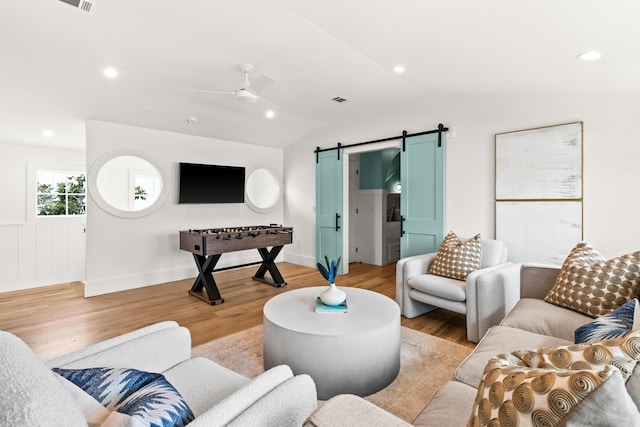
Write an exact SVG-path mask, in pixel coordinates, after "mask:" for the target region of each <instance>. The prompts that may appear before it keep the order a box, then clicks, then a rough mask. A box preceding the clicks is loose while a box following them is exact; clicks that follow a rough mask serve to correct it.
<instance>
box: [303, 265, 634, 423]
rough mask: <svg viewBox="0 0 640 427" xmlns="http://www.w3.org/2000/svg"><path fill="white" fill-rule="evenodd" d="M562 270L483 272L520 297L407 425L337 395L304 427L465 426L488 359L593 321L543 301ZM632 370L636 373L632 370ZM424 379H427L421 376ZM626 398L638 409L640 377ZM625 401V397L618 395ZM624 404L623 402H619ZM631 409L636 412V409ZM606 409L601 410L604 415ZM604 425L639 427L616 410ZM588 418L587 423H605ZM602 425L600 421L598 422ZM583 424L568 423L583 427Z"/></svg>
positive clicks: (544, 343)
mask: <svg viewBox="0 0 640 427" xmlns="http://www.w3.org/2000/svg"><path fill="white" fill-rule="evenodd" d="M559 271H560V269H559V268H553V267H548V266H542V265H534V264H524V265H521V264H513V265H510V266H507V267H504V268H502V269H499V270H496V271H493V272H490V273H487V274H490V275H494V276H495V277H492V278H491V277H490V278H488V279H491V280H492V281H493V282H494V283H501V284H503V285H504V286H505V287H507V288H509V287H511V288H513V287H516V288H517V287H519V289H520V295H521V299H520V300H519V301H518V302H517V304H516V305H515V307H514V308H513V310H511V312H510V313H509V314H508V315H507V316H506V317H505V318H504V319H503V320H502V322H501V323H500V325H499V326H494V327H492V328H490V329H489V330H488V332H487V333H486V334H485V335H484V337H483V338H482V339H481V340H480V342H479V343H478V345H477V346H476V348H475V349H474V351H473V352H472V353H471V354H470V355H469V356H468V357H467V358H466V359H465V360H464V361H463V362H462V363H461V364H460V365H459V366H458V367H457V369H456V371H455V375H454V378H453V379H452V380H451V381H449V382H448V383H447V384H445V385H444V386H443V387H442V388H441V389H440V390H439V391H438V392H437V393H436V394H435V396H434V397H433V398H432V400H431V401H430V402H425V405H426V407H425V408H424V410H423V411H422V412H421V413H420V414H419V415H418V416H417V417H416V419H415V420H413V421H412V423H411V424H409V423H407V422H405V421H403V420H401V419H399V418H397V417H395V416H393V415H391V414H389V413H388V412H386V411H384V410H382V409H381V408H378V407H376V406H374V405H373V404H371V403H369V402H368V401H366V400H364V399H362V398H360V397H358V396H354V395H339V396H336V397H334V398H332V399H330V400H328V401H327V402H326V404H324V405H322V406H320V407H319V408H318V409H317V410H316V411H314V413H313V414H312V415H311V416H310V417H309V418H308V419H307V421H306V424H305V425H306V426H308V427H328V426H332V427H338V426H368V425H376V426H410V425H415V426H434V427H435V426H464V425H466V424H467V422H468V421H469V418H470V415H471V412H472V408H473V403H474V400H475V398H476V395H477V394H478V390H477V387H478V385H479V384H480V381H481V378H482V376H483V371H484V367H485V365H486V364H487V362H488V361H489V359H491V358H492V357H495V356H497V355H498V354H504V353H511V352H512V351H517V350H530V349H537V348H544V347H555V346H563V345H570V344H573V342H574V330H575V329H576V328H578V327H579V326H581V325H584V324H586V323H589V322H591V321H592V320H593V318H591V317H588V316H585V315H582V314H580V313H577V312H574V311H571V310H568V309H564V308H561V307H558V306H555V305H552V304H549V303H546V302H545V301H544V300H543V298H544V296H545V295H546V294H547V292H548V291H549V290H550V289H551V287H552V286H553V284H554V283H555V279H556V277H557V276H558V273H559ZM636 371H638V370H637V369H636ZM425 375H428V373H427V372H425ZM626 389H627V392H628V395H629V396H630V397H631V400H633V403H635V404H636V406H639V407H640V373H638V372H635V371H634V374H633V375H632V376H631V378H630V379H629V380H628V381H627V383H626ZM621 398H624V399H628V396H621ZM621 400H623V399H621ZM634 410H635V408H634ZM604 411H606V408H603V412H604ZM606 412H607V414H606V415H607V416H611V417H612V418H611V419H607V423H608V424H607V425H638V421H637V419H636V420H630V419H625V420H620V419H618V420H616V419H615V416H616V411H615V410H612V411H606ZM598 416H602V414H596V415H591V417H592V420H591V421H592V422H593V423H592V424H591V425H605V422H604V421H603V420H599V419H598V418H597V417H598ZM600 421H602V422H600ZM582 423H583V421H581V422H578V423H576V422H574V423H573V424H572V423H568V424H567V425H582Z"/></svg>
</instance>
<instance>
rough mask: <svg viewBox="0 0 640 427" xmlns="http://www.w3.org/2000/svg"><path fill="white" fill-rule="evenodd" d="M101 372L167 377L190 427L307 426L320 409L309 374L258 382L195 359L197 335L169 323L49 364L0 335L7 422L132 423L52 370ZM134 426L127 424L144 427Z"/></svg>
mask: <svg viewBox="0 0 640 427" xmlns="http://www.w3.org/2000/svg"><path fill="white" fill-rule="evenodd" d="M97 367H112V368H133V369H137V370H141V371H146V372H157V373H162V375H163V376H164V377H165V378H166V380H167V381H168V382H169V383H170V384H171V385H172V386H173V387H174V388H175V389H176V390H177V391H178V392H179V393H180V395H181V396H182V398H183V399H184V401H185V402H186V403H187V404H188V406H189V408H190V410H191V411H192V413H193V415H194V416H195V419H194V420H193V421H191V422H189V423H188V425H189V426H193V427H197V426H207V427H211V426H247V425H252V426H253V425H255V426H257V425H259V426H278V427H281V426H300V425H301V424H302V422H303V421H304V419H305V418H306V417H307V416H308V415H309V414H310V413H311V412H312V411H313V410H314V409H315V408H316V406H317V395H316V387H315V384H314V382H313V380H312V379H311V377H309V376H308V375H293V372H292V371H291V369H290V368H289V367H288V366H285V365H280V366H276V367H274V368H271V369H270V370H268V371H266V372H264V373H262V374H261V375H259V376H257V377H256V378H253V379H250V378H246V377H244V376H242V375H240V374H238V373H236V372H234V371H231V370H229V369H227V368H224V367H223V366H221V365H218V364H217V363H215V362H213V361H211V360H209V359H205V358H202V357H196V358H191V335H190V333H189V330H188V329H186V328H184V327H180V326H178V324H177V323H176V322H173V321H165V322H160V323H156V324H153V325H150V326H147V327H144V328H142V329H138V330H135V331H132V332H129V333H126V334H124V335H120V336H118V337H115V338H112V339H108V340H106V341H102V342H99V343H97V344H93V345H89V346H88V347H85V348H83V349H81V350H78V351H74V352H72V353H69V354H66V355H64V356H61V357H58V358H56V359H52V360H48V361H45V360H42V359H41V358H40V357H39V356H37V355H36V354H35V353H33V352H32V351H31V350H30V349H29V347H27V345H26V344H25V343H24V342H23V341H22V340H20V339H19V338H18V337H16V336H15V335H12V334H10V333H8V332H4V331H0V384H1V387H2V390H3V391H2V393H0V425H1V426H34V427H36V426H51V427H57V426H61V427H62V426H64V427H74V426H85V427H86V426H87V423H89V424H90V425H109V426H114V425H125V424H119V423H118V422H120V423H122V422H124V421H122V418H121V417H122V415H123V414H120V413H117V412H116V411H110V410H107V409H106V408H104V407H102V406H100V403H98V401H97V400H95V399H93V398H92V397H91V396H89V394H87V393H84V392H83V391H82V390H81V389H80V388H78V387H76V386H75V385H73V384H72V383H70V382H68V381H66V380H64V379H63V378H62V377H60V376H59V375H56V374H54V373H53V371H52V370H51V368H63V369H85V368H97ZM111 393H112V391H111ZM105 394H107V393H106V392H105ZM165 397H166V396H163V399H164V398H165ZM163 399H157V401H164V400H166V399H164V400H163ZM141 412H144V411H141ZM148 412H152V413H156V412H158V411H155V412H154V411H148ZM166 413H169V412H166ZM134 421H136V420H133V419H132V420H131V424H126V425H134V424H135V425H142V424H144V423H142V424H137V423H135V422H134ZM137 421H139V420H137Z"/></svg>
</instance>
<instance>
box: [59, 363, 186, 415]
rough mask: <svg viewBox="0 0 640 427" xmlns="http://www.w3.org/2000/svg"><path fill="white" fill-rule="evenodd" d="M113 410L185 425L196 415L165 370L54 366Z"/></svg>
mask: <svg viewBox="0 0 640 427" xmlns="http://www.w3.org/2000/svg"><path fill="white" fill-rule="evenodd" d="M53 370H54V371H55V372H56V373H57V374H59V375H60V376H62V377H63V378H65V379H67V380H69V381H71V382H72V383H73V384H75V385H77V386H78V387H80V388H81V389H82V390H84V391H85V392H86V393H87V394H89V395H90V396H92V397H93V398H94V399H96V400H97V401H98V402H100V404H102V405H103V406H104V407H105V408H107V409H108V410H110V411H114V412H119V413H122V414H126V415H129V416H131V417H132V418H134V419H135V420H136V421H141V422H142V423H144V424H147V425H152V426H184V425H186V424H188V423H189V422H190V421H192V420H193V419H194V416H193V413H192V412H191V409H190V408H189V406H188V405H187V403H186V402H185V401H184V399H183V398H182V396H181V395H180V393H178V391H177V390H176V389H175V388H174V387H173V386H172V385H171V384H170V383H169V382H168V381H167V380H166V378H165V377H164V376H163V375H162V374H157V373H152V372H144V371H139V370H137V369H123V368H87V369H60V368H54V369H53Z"/></svg>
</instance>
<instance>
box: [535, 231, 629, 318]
mask: <svg viewBox="0 0 640 427" xmlns="http://www.w3.org/2000/svg"><path fill="white" fill-rule="evenodd" d="M639 292H640V251H638V252H633V253H629V254H625V255H622V256H619V257H616V258H612V259H610V260H606V259H605V258H604V257H603V256H602V255H600V254H599V253H598V251H596V250H595V249H594V248H593V247H592V246H591V245H589V244H588V243H586V242H580V243H578V244H577V245H576V247H575V248H573V249H572V250H571V252H570V253H569V255H568V256H567V258H566V259H565V261H564V263H563V264H562V269H561V270H560V274H559V275H558V278H557V279H556V282H555V284H554V286H553V288H551V290H550V291H549V293H547V296H546V297H545V301H547V302H549V303H551V304H555V305H558V306H561V307H565V308H568V309H571V310H574V311H577V312H579V313H582V314H586V315H587V316H591V317H598V316H602V315H604V314H607V313H609V312H611V311H613V310H615V309H616V308H618V307H620V306H621V305H623V304H624V303H626V302H627V301H629V300H630V299H631V298H634V297H636V296H638V293H639Z"/></svg>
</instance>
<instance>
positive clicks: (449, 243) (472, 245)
mask: <svg viewBox="0 0 640 427" xmlns="http://www.w3.org/2000/svg"><path fill="white" fill-rule="evenodd" d="M481 253H482V243H481V240H480V234H477V235H476V236H474V237H472V238H471V239H469V240H467V241H466V242H464V243H462V242H461V241H460V239H459V238H458V236H456V234H455V233H454V232H453V231H451V232H449V234H447V235H446V236H445V238H444V240H442V243H441V244H440V249H439V250H438V253H437V255H436V257H435V259H434V260H433V262H432V263H431V266H429V271H428V273H429V274H436V275H438V276H445V277H451V278H452V279H458V280H466V278H467V276H468V275H469V273H471V272H472V271H475V270H477V269H479V268H480V256H481Z"/></svg>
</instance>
